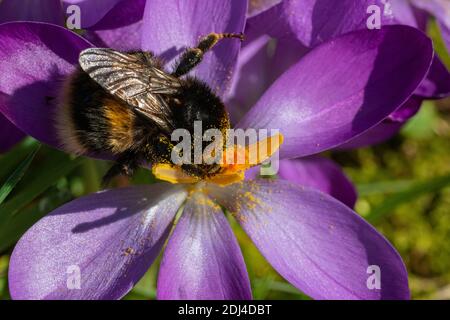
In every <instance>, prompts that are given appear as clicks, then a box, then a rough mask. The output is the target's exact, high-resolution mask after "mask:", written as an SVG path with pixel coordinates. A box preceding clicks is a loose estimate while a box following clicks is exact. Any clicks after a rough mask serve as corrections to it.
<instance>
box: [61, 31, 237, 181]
mask: <svg viewBox="0 0 450 320" xmlns="http://www.w3.org/2000/svg"><path fill="white" fill-rule="evenodd" d="M225 38H238V39H240V40H241V41H242V40H243V35H242V34H231V33H222V34H217V33H211V34H209V35H207V36H206V37H204V38H202V39H201V40H200V42H199V43H198V45H197V47H195V48H190V49H187V50H186V51H185V52H184V53H183V54H181V57H180V58H179V60H178V62H177V63H176V65H175V67H174V70H173V72H166V71H165V70H164V67H163V64H162V63H161V61H160V60H159V59H158V58H157V57H156V56H155V55H154V54H153V53H151V52H144V51H130V52H119V51H114V50H112V49H102V48H90V49H86V50H84V51H83V52H81V54H80V56H79V64H80V67H79V68H78V69H77V70H76V71H75V72H74V73H73V74H72V75H71V76H70V77H69V78H68V79H67V80H66V82H65V86H64V90H63V91H64V92H63V96H62V102H61V103H62V106H61V108H60V112H59V114H58V118H57V129H58V133H59V139H60V141H61V144H63V145H64V146H65V147H66V148H67V149H69V150H70V151H71V152H74V153H77V154H104V153H112V154H113V155H114V156H115V158H116V162H115V164H114V165H113V166H112V167H111V169H110V170H109V171H108V172H107V173H106V175H105V177H104V183H108V181H109V180H110V179H111V178H113V177H114V176H116V175H132V174H133V171H134V170H135V169H136V168H137V167H138V166H139V165H140V164H141V163H171V152H172V149H173V148H174V145H173V144H172V142H171V139H170V137H171V133H172V132H173V130H175V129H186V130H188V131H189V132H191V133H193V130H194V122H195V121H202V125H203V129H204V130H207V129H212V128H214V129H219V130H220V131H222V132H225V131H226V130H227V129H229V128H230V121H229V116H228V114H227V112H226V110H225V107H224V104H223V102H222V101H221V100H220V98H219V97H217V96H216V95H215V94H214V93H213V91H212V90H211V88H209V87H208V86H207V85H206V84H205V83H204V82H202V81H200V80H198V79H196V78H193V77H189V76H186V75H187V74H188V73H189V72H190V71H191V70H192V69H193V68H194V67H195V66H197V65H198V64H199V63H200V62H201V60H202V58H203V55H204V54H205V53H206V52H207V51H208V50H210V49H211V48H212V47H213V46H214V45H216V44H217V42H219V41H220V40H221V39H225ZM183 76H186V77H183ZM192 163H193V162H192ZM181 168H182V170H183V171H184V172H185V173H187V174H189V175H191V176H196V177H200V178H204V177H208V176H212V175H214V174H216V173H218V172H219V171H220V169H221V167H220V166H219V165H217V164H209V165H208V164H183V165H182V167H181Z"/></svg>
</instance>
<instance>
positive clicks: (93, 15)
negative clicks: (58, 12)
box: [63, 0, 130, 29]
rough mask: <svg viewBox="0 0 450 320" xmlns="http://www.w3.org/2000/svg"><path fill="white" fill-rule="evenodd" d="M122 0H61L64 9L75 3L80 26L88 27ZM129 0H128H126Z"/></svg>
mask: <svg viewBox="0 0 450 320" xmlns="http://www.w3.org/2000/svg"><path fill="white" fill-rule="evenodd" d="M120 1H123V0H102V1H92V0H63V4H64V10H65V11H66V12H67V9H68V8H69V7H70V6H73V5H76V6H78V7H79V8H80V13H81V16H80V23H81V28H82V29H85V28H89V27H92V26H93V25H94V24H96V23H97V22H99V21H100V20H101V19H102V18H103V17H104V16H105V15H106V14H107V13H108V11H110V10H111V9H112V8H114V6H115V5H116V4H117V3H119V2H120ZM126 1H130V0H126Z"/></svg>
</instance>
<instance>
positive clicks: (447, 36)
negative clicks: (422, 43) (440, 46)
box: [439, 23, 450, 52]
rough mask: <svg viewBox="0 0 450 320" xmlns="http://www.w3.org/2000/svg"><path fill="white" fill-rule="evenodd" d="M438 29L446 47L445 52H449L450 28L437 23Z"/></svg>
mask: <svg viewBox="0 0 450 320" xmlns="http://www.w3.org/2000/svg"><path fill="white" fill-rule="evenodd" d="M439 27H440V29H441V33H442V38H443V39H444V42H445V45H446V46H447V51H448V52H450V26H446V25H445V24H443V23H439Z"/></svg>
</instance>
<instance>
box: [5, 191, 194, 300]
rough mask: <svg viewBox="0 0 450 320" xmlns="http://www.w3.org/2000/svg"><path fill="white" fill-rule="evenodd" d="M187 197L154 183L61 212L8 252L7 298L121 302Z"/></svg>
mask: <svg viewBox="0 0 450 320" xmlns="http://www.w3.org/2000/svg"><path fill="white" fill-rule="evenodd" d="M185 196H186V194H185V192H184V191H180V190H179V189H175V188H174V187H172V186H167V185H161V184H157V185H152V186H139V187H131V188H124V189H115V190H109V191H102V192H99V193H96V194H92V195H89V196H86V197H83V198H79V199H77V200H75V201H72V202H70V203H68V204H66V205H64V206H62V207H60V208H59V209H57V210H55V211H54V212H52V213H51V214H50V215H48V216H46V217H45V218H43V219H42V220H40V221H39V222H38V223H37V224H35V225H34V226H33V227H32V228H31V229H30V230H29V231H28V232H27V233H26V234H25V235H24V236H23V237H22V238H21V239H20V241H19V242H18V244H17V246H16V248H15V249H14V252H13V254H12V256H11V262H10V266H9V287H10V292H11V296H12V298H14V299H119V298H121V297H122V296H123V295H125V294H126V293H127V292H128V291H129V290H131V288H132V287H133V285H134V284H135V283H136V282H137V281H138V280H139V279H140V278H141V277H142V276H143V275H144V273H145V272H146V271H147V269H148V268H149V266H150V265H151V263H152V262H153V260H154V259H155V258H156V257H157V255H158V253H159V251H160V250H161V248H162V246H163V244H164V241H165V240H166V239H167V237H168V234H169V232H170V228H171V226H172V221H173V219H174V217H175V214H176V212H177V210H178V208H179V207H180V206H181V205H182V202H183V201H184V199H185ZM78 275H79V276H80V277H81V278H80V280H79V281H77V279H76V277H77V276H78Z"/></svg>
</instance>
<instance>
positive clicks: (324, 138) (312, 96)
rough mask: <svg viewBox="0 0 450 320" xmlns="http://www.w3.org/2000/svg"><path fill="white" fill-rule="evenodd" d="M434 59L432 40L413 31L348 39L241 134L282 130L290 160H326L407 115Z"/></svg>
mask: <svg viewBox="0 0 450 320" xmlns="http://www.w3.org/2000/svg"><path fill="white" fill-rule="evenodd" d="M432 58H433V48H432V44H431V41H430V39H429V38H427V37H426V36H425V35H424V34H423V33H422V32H420V31H418V30H417V29H414V28H411V27H407V26H399V25H397V26H386V27H384V28H383V29H381V30H363V31H356V32H352V33H349V34H346V35H344V36H341V37H339V38H337V39H335V40H333V41H330V42H327V43H325V44H323V45H321V46H319V47H317V48H315V49H313V50H312V51H311V52H310V53H309V54H307V55H306V56H305V57H304V58H302V59H301V60H300V61H299V62H298V63H297V64H295V65H294V66H293V67H291V68H290V69H289V70H288V71H286V72H285V73H284V74H283V75H282V76H281V77H280V78H279V79H278V80H277V81H276V82H275V83H274V84H273V85H272V86H271V87H270V88H269V89H268V90H267V91H266V93H265V94H264V95H263V97H262V98H261V99H260V100H259V101H258V102H257V103H256V105H255V106H254V107H253V108H252V109H251V110H250V111H249V113H247V115H246V116H245V117H244V119H243V120H241V122H240V123H239V124H238V127H240V128H255V129H262V128H264V129H278V130H280V132H281V133H282V134H283V135H284V137H285V142H284V144H283V145H282V147H281V153H280V156H281V157H282V158H297V157H302V156H306V155H310V154H314V153H318V152H321V151H323V150H326V149H329V148H331V147H334V146H337V145H339V144H342V143H344V142H346V141H348V140H350V139H351V138H353V137H355V136H357V135H359V134H361V133H363V132H364V131H366V130H368V129H370V128H371V127H373V126H375V125H376V124H378V123H379V122H381V121H382V120H383V119H384V118H386V117H387V116H388V115H389V114H390V113H392V112H393V111H395V110H396V109H397V108H398V107H400V106H401V105H402V104H403V103H404V102H405V101H406V100H407V99H408V98H409V97H410V96H411V95H412V93H413V92H414V90H415V89H416V88H417V86H418V85H419V84H420V83H421V82H422V80H423V79H424V77H425V75H426V74H427V72H428V69H429V67H430V65H431V61H432Z"/></svg>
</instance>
